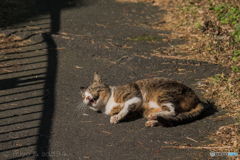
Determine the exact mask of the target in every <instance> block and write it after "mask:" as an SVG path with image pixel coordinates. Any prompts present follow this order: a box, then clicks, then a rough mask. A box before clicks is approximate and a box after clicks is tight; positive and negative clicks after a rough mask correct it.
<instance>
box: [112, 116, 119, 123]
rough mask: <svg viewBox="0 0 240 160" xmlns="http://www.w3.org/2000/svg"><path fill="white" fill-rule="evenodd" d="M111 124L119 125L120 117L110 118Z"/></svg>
mask: <svg viewBox="0 0 240 160" xmlns="http://www.w3.org/2000/svg"><path fill="white" fill-rule="evenodd" d="M110 123H111V124H117V123H119V120H118V116H117V115H114V116H112V117H111V118H110Z"/></svg>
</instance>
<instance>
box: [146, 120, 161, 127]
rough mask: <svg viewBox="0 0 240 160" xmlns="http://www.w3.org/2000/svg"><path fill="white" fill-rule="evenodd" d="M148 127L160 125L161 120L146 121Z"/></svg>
mask: <svg viewBox="0 0 240 160" xmlns="http://www.w3.org/2000/svg"><path fill="white" fill-rule="evenodd" d="M145 125H146V127H154V126H158V125H159V122H158V120H149V121H147V122H146V123H145Z"/></svg>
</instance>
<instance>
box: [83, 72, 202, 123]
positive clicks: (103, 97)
mask: <svg viewBox="0 0 240 160" xmlns="http://www.w3.org/2000/svg"><path fill="white" fill-rule="evenodd" d="M80 90H81V93H82V99H83V103H85V104H87V105H88V106H89V108H90V109H92V110H94V111H100V112H102V113H105V114H107V115H111V118H110V123H111V124H116V123H119V122H120V121H122V120H123V119H124V118H126V117H127V115H129V114H133V113H135V112H138V113H140V114H141V115H142V116H143V117H145V118H147V119H148V121H147V122H146V123H145V125H146V126H147V127H154V126H157V125H160V124H161V122H160V120H161V119H164V120H167V121H168V120H173V121H181V120H185V119H192V118H195V117H197V116H198V115H200V114H201V113H202V112H203V110H204V106H203V104H202V102H201V101H200V100H199V98H198V97H197V96H196V94H195V93H194V91H193V90H192V89H191V88H189V87H187V86H185V85H183V84H182V83H181V82H178V81H174V80H171V79H167V78H160V77H155V78H148V79H142V80H138V81H136V82H133V83H129V84H126V85H122V86H117V87H116V86H107V85H105V84H103V83H102V81H101V78H100V75H99V74H98V73H97V72H95V73H94V79H93V83H92V84H91V85H90V86H89V87H88V88H85V87H80Z"/></svg>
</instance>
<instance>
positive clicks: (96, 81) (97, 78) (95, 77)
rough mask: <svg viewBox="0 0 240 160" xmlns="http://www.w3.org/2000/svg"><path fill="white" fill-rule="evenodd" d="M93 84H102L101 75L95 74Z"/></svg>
mask: <svg viewBox="0 0 240 160" xmlns="http://www.w3.org/2000/svg"><path fill="white" fill-rule="evenodd" d="M93 83H101V78H100V75H99V74H98V73H97V72H95V73H94V78H93Z"/></svg>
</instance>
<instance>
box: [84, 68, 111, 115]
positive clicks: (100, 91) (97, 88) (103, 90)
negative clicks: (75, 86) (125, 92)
mask: <svg viewBox="0 0 240 160" xmlns="http://www.w3.org/2000/svg"><path fill="white" fill-rule="evenodd" d="M80 90H81V93H82V99H83V103H85V104H87V105H88V106H89V107H90V109H92V110H94V111H103V110H104V109H105V106H106V104H107V102H108V99H109V97H110V94H111V92H110V88H109V87H108V86H106V85H104V84H103V83H102V82H101V78H100V75H99V74H98V73H97V72H95V73H94V79H93V83H92V84H91V85H90V86H89V87H88V88H85V87H80Z"/></svg>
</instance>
